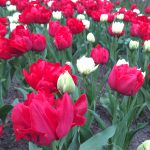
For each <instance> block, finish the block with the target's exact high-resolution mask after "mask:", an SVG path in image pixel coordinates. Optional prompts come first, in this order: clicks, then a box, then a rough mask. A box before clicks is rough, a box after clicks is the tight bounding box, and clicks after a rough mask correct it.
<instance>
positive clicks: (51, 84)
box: [23, 59, 77, 93]
mask: <svg viewBox="0 0 150 150" xmlns="http://www.w3.org/2000/svg"><path fill="white" fill-rule="evenodd" d="M65 71H68V73H69V74H70V75H71V77H72V79H73V80H74V83H75V84H76V81H77V77H76V76H74V75H72V74H71V67H70V66H69V65H64V66H60V63H51V62H47V61H44V60H41V59H39V60H38V61H37V62H36V63H33V64H31V66H30V68H29V73H28V72H27V71H26V70H25V69H23V75H24V77H25V80H26V81H27V83H28V84H29V85H30V86H31V87H32V88H34V89H35V90H45V91H47V92H50V93H52V92H58V89H57V80H58V78H59V76H60V75H61V74H62V73H64V72H65Z"/></svg>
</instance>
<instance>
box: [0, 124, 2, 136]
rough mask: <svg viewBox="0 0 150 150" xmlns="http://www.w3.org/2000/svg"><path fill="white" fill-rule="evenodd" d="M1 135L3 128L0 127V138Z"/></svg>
mask: <svg viewBox="0 0 150 150" xmlns="http://www.w3.org/2000/svg"><path fill="white" fill-rule="evenodd" d="M2 134H3V126H2V125H0V137H1V136H2Z"/></svg>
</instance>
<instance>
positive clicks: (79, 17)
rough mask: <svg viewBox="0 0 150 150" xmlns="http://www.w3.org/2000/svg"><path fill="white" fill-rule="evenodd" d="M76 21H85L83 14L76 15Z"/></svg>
mask: <svg viewBox="0 0 150 150" xmlns="http://www.w3.org/2000/svg"><path fill="white" fill-rule="evenodd" d="M77 19H79V20H84V19H85V16H84V15H83V14H78V15H77Z"/></svg>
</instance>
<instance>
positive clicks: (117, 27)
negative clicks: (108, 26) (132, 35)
mask: <svg viewBox="0 0 150 150" xmlns="http://www.w3.org/2000/svg"><path fill="white" fill-rule="evenodd" d="M123 28H124V23H123V22H113V23H112V32H113V33H116V34H119V33H122V31H123Z"/></svg>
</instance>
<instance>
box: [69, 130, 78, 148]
mask: <svg viewBox="0 0 150 150" xmlns="http://www.w3.org/2000/svg"><path fill="white" fill-rule="evenodd" d="M79 147H80V142H79V134H78V132H76V133H75V135H74V137H73V140H72V143H71V144H70V145H69V148H68V150H79Z"/></svg>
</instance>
